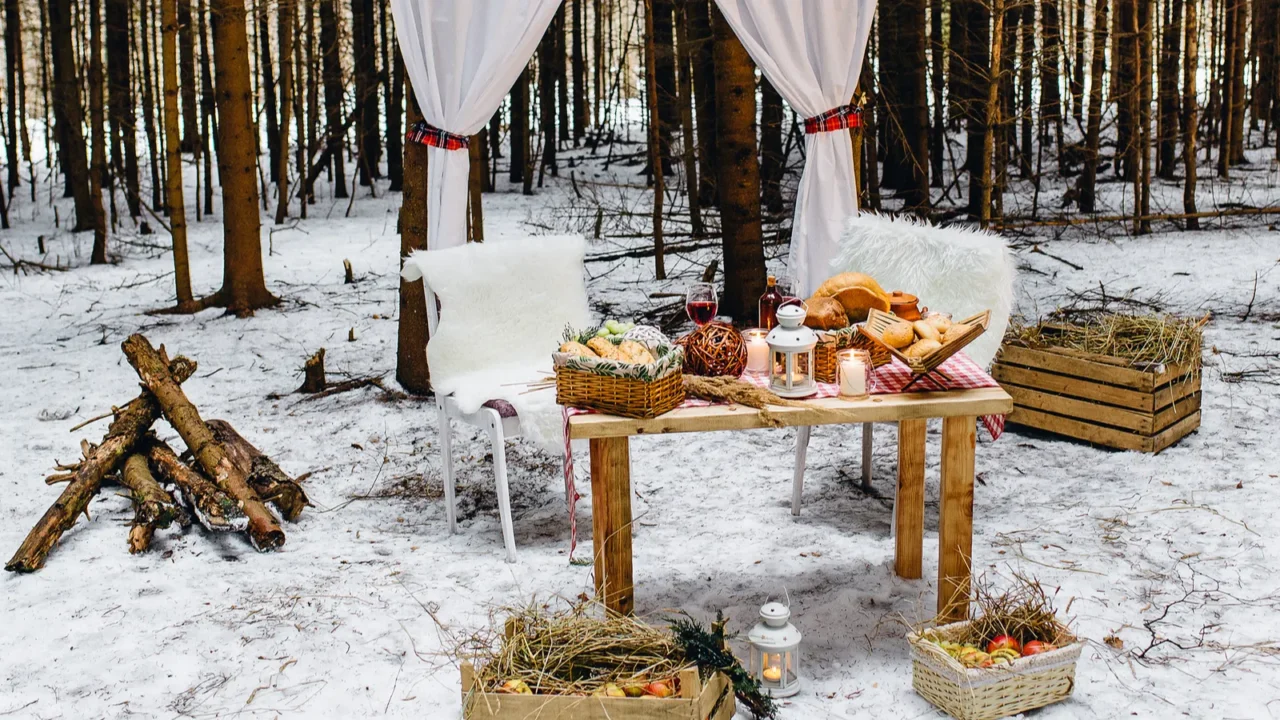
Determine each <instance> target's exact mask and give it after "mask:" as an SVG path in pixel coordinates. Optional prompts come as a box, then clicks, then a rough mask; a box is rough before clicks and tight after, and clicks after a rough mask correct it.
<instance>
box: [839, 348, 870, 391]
mask: <svg viewBox="0 0 1280 720" xmlns="http://www.w3.org/2000/svg"><path fill="white" fill-rule="evenodd" d="M838 357H839V360H840V394H841V395H842V396H844V397H850V398H863V397H866V396H867V363H868V362H869V361H870V359H871V358H870V355H869V354H868V353H867V352H866V351H863V350H846V351H842V352H841V353H840V354H839V356H838Z"/></svg>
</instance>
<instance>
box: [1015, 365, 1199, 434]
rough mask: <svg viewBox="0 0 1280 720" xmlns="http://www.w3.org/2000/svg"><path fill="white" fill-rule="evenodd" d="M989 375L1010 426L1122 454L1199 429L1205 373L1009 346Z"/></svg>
mask: <svg viewBox="0 0 1280 720" xmlns="http://www.w3.org/2000/svg"><path fill="white" fill-rule="evenodd" d="M991 375H992V376H993V377H994V378H995V379H996V380H997V381H998V382H999V383H1000V386H1001V387H1003V388H1004V389H1005V392H1007V393H1009V394H1010V395H1012V396H1013V406H1014V407H1013V412H1012V413H1011V414H1010V415H1009V418H1008V421H1009V422H1011V423H1015V424H1018V425H1024V426H1027V427H1032V428H1036V429H1038V430H1045V431H1048V432H1052V433H1057V434H1059V435H1066V436H1067V437H1072V438H1076V439H1077V440H1084V441H1086V442H1089V443H1093V444H1096V445H1103V446H1106V447H1109V448H1115V449H1117V450H1139V451H1142V452H1152V453H1155V452H1160V451H1161V450H1164V449H1165V448H1167V447H1169V446H1170V445H1173V444H1174V443H1176V442H1177V441H1178V440H1181V439H1182V438H1183V437H1185V436H1186V435H1187V434H1189V433H1190V432H1191V431H1193V430H1195V429H1196V428H1198V427H1200V369H1199V368H1198V367H1189V366H1186V365H1153V366H1140V365H1135V364H1134V363H1132V362H1130V361H1128V360H1122V359H1120V358H1115V357H1110V356H1106V355H1096V354H1093V353H1086V352H1080V351H1077V350H1070V349H1067V348H1044V349H1039V350H1032V349H1030V348H1024V347H1018V346H1015V345H1008V344H1006V345H1004V346H1003V347H1002V348H1001V349H1000V355H999V356H998V357H997V358H996V363H995V365H994V366H992V370H991Z"/></svg>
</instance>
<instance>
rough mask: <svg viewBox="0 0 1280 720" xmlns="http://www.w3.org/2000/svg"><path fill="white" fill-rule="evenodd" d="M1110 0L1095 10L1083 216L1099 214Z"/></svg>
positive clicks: (1096, 5)
mask: <svg viewBox="0 0 1280 720" xmlns="http://www.w3.org/2000/svg"><path fill="white" fill-rule="evenodd" d="M1106 52H1107V0H1095V3H1094V7H1093V58H1092V60H1091V62H1090V66H1089V125H1088V129H1087V130H1086V131H1085V150H1084V163H1085V164H1084V172H1083V173H1081V175H1080V212H1087V213H1091V212H1096V201H1097V179H1098V146H1099V142H1100V137H1099V136H1100V135H1101V133H1102V77H1103V75H1104V74H1105V73H1106V71H1107V56H1106Z"/></svg>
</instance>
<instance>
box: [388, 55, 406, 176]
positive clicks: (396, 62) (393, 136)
mask: <svg viewBox="0 0 1280 720" xmlns="http://www.w3.org/2000/svg"><path fill="white" fill-rule="evenodd" d="M391 44H392V47H393V53H392V61H391V63H392V69H391V101H390V102H389V103H387V178H388V179H389V180H390V181H391V183H390V185H389V186H388V189H389V190H390V191H391V192H400V191H401V190H403V189H404V122H403V121H404V83H405V78H404V57H402V56H401V55H400V43H399V42H396V41H395V39H394V38H393V39H392V41H391Z"/></svg>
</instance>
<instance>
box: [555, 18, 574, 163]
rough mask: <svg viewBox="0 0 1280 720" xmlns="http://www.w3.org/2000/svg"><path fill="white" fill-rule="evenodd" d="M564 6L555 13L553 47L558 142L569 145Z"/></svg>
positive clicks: (566, 38)
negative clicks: (558, 119) (554, 44)
mask: <svg viewBox="0 0 1280 720" xmlns="http://www.w3.org/2000/svg"><path fill="white" fill-rule="evenodd" d="M566 15H567V13H566V12H565V6H564V4H563V3H561V5H560V9H559V10H557V11H556V21H555V22H556V32H555V39H556V47H555V56H554V57H555V69H556V102H557V107H558V109H559V111H560V123H559V129H560V135H559V137H560V142H562V143H566V144H567V143H569V142H570V141H571V140H573V128H572V127H570V125H569V114H570V113H569V110H570V106H569V59H568V58H569V52H568V46H569V42H568V37H567V34H568V31H569V21H568V19H567V17H566Z"/></svg>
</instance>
